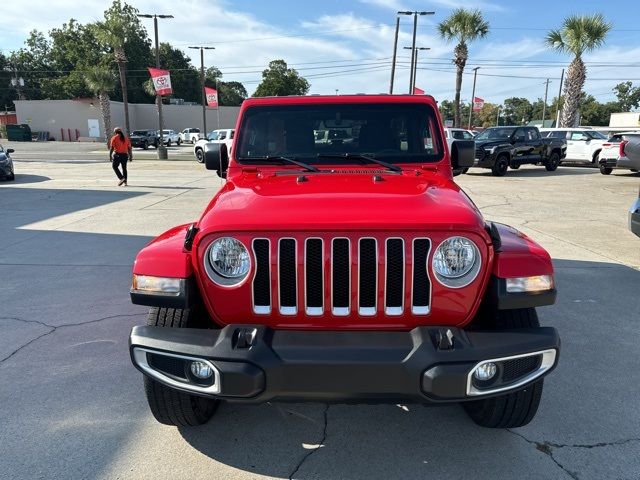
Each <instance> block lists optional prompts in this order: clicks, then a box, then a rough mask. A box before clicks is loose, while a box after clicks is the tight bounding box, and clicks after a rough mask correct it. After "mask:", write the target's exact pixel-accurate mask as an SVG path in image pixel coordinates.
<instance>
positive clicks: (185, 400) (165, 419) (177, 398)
mask: <svg viewBox="0 0 640 480" xmlns="http://www.w3.org/2000/svg"><path fill="white" fill-rule="evenodd" d="M195 324H196V318H195V315H194V313H193V310H182V309H177V308H156V307H154V308H152V309H151V310H149V317H148V319H147V325H151V326H158V327H167V328H187V327H194V326H196V325H195ZM144 392H145V394H146V396H147V402H148V403H149V408H150V409H151V413H152V414H153V416H154V417H155V419H156V420H158V422H160V423H163V424H165V425H176V426H189V427H195V426H197V425H203V424H205V423H207V422H208V421H209V419H211V417H212V416H213V414H214V413H215V412H216V410H217V408H218V406H219V404H220V401H219V400H213V399H211V398H204V397H200V396H197V395H189V394H188V393H183V392H179V391H178V390H174V389H172V388H169V387H166V386H164V385H162V384H161V383H158V382H156V381H155V380H152V379H150V378H149V377H147V376H146V375H145V376H144Z"/></svg>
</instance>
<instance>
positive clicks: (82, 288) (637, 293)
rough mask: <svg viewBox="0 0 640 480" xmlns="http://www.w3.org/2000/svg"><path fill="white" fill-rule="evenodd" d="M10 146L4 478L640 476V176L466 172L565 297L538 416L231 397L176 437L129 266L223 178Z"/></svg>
mask: <svg viewBox="0 0 640 480" xmlns="http://www.w3.org/2000/svg"><path fill="white" fill-rule="evenodd" d="M5 146H7V145H6V144H5ZM11 147H12V148H15V149H16V154H15V155H14V159H15V170H16V181H15V182H12V183H8V182H2V183H0V206H1V208H2V213H1V214H0V237H1V240H2V241H1V242H0V244H1V245H2V248H1V249H0V279H1V284H2V285H1V286H2V288H1V289H0V305H1V307H0V331H1V332H2V335H0V478H7V479H10V478H11V479H12V478H21V479H22V478H33V479H35V478H65V479H67V478H74V479H75V478H83V479H84V478H109V479H112V478H152V479H159V478H214V479H221V478H234V479H245V478H246V479H249V478H251V479H256V478H278V479H283V478H300V479H343V478H344V479H365V478H366V479H394V478H402V479H413V478H416V479H417V478H420V479H424V478H438V479H442V478H452V479H455V478H466V477H470V476H473V477H475V478H491V479H493V478H517V479H523V478H536V479H540V478H548V479H556V478H573V479H581V480H582V479H601V478H620V479H622V478H624V479H632V478H640V477H639V475H640V474H639V473H638V472H640V434H639V433H638V432H640V409H638V398H639V395H640V387H639V385H640V371H639V369H638V358H640V331H639V330H638V319H639V318H640V239H638V238H637V237H635V236H633V235H632V234H631V233H630V232H629V231H628V230H627V225H626V222H627V217H626V215H627V209H628V207H629V205H630V204H631V202H632V200H633V198H634V196H636V195H637V193H638V187H639V186H640V174H630V173H628V172H624V171H615V172H614V173H613V174H612V175H609V176H603V175H601V174H600V173H599V172H598V171H597V170H596V169H590V168H577V167H560V169H559V170H558V171H557V172H554V173H548V172H546V171H545V170H544V168H541V167H529V166H524V167H522V168H520V169H519V170H518V171H510V172H509V173H508V174H507V176H506V177H504V178H496V177H492V176H491V174H490V172H489V171H487V170H471V172H470V174H468V175H464V176H461V177H458V179H459V184H460V185H461V186H462V187H463V188H464V189H465V190H466V191H467V192H468V193H469V195H470V196H471V197H472V198H473V200H474V201H475V202H476V203H477V205H478V206H479V207H480V209H481V210H482V211H483V213H484V214H485V216H486V217H487V218H489V219H493V220H499V221H503V222H505V223H510V224H512V225H514V226H516V227H518V228H521V229H522V230H523V231H525V232H526V233H528V234H530V235H531V236H532V237H533V238H535V239H536V240H537V241H539V242H540V243H541V244H542V245H543V246H544V247H545V248H547V249H548V250H549V252H550V253H551V255H552V256H553V258H554V263H555V267H556V270H557V273H556V280H557V285H558V290H559V297H558V303H557V304H556V305H555V306H553V307H544V308H542V309H540V310H539V315H540V319H541V322H542V323H543V324H544V325H553V326H556V327H557V328H558V329H559V331H560V334H561V336H562V341H563V351H562V354H561V359H560V365H559V367H558V369H557V370H556V371H555V372H554V373H553V374H552V375H551V376H550V377H548V379H547V380H546V382H545V393H544V395H543V400H542V403H541V406H540V410H539V412H538V415H537V417H536V418H535V419H534V421H533V422H532V423H531V424H530V425H528V426H526V427H524V428H520V429H517V430H512V431H500V430H487V429H482V428H480V427H477V426H475V425H474V424H473V423H472V422H471V421H470V420H469V419H468V418H467V417H466V415H465V414H464V412H463V411H462V409H461V408H459V407H457V406H451V407H444V408H425V407H423V406H420V405H406V406H395V405H388V406H365V405H362V406H346V405H331V406H327V405H322V404H308V405H302V404H266V405H262V406H255V407H251V406H237V405H231V404H226V405H223V406H222V407H221V408H220V410H219V411H218V413H217V414H216V416H214V418H213V419H212V421H211V422H210V423H209V424H207V425H205V426H203V427H198V428H192V429H176V428H173V427H166V426H163V425H160V424H158V423H156V421H155V420H154V419H153V417H152V416H151V414H150V413H149V410H148V408H147V405H146V401H145V399H144V394H143V389H142V379H141V375H140V374H139V373H138V371H137V370H135V369H134V368H133V367H132V366H131V363H130V360H129V356H128V351H127V340H128V334H129V330H130V328H131V326H132V325H135V324H141V323H144V322H145V315H146V310H145V308H144V307H140V306H134V305H131V303H130V301H129V296H128V289H129V286H130V280H131V279H130V275H131V264H132V262H133V259H134V257H135V254H136V253H137V251H138V250H139V249H140V248H141V247H142V246H143V245H144V244H145V243H146V242H148V241H149V240H150V239H151V238H152V237H154V236H156V235H157V234H159V233H161V232H163V231H164V230H166V229H168V228H169V227H171V226H173V225H176V224H179V223H186V222H188V221H191V220H194V219H195V218H196V217H197V216H198V215H199V214H200V212H201V211H202V209H203V207H204V206H205V205H206V203H207V202H208V201H209V199H210V198H211V196H212V194H213V193H214V192H215V191H216V190H217V189H218V188H219V187H220V185H221V181H220V179H218V178H217V177H216V176H215V175H213V174H212V173H210V172H208V171H206V170H204V168H203V166H202V165H199V164H197V163H196V162H195V161H192V160H190V159H191V158H192V157H190V156H189V152H190V151H189V150H188V147H180V148H181V149H182V150H185V151H186V152H187V153H185V154H184V155H181V156H182V158H183V159H184V160H185V161H168V162H162V161H157V160H153V155H154V154H155V152H153V150H150V151H148V152H145V153H143V154H137V155H136V160H135V161H134V162H133V163H132V164H130V167H129V170H130V173H129V177H130V178H129V186H128V187H126V188H125V187H117V186H116V179H115V176H114V175H113V172H112V171H111V168H110V164H109V163H107V162H106V161H105V158H106V154H104V153H100V149H99V148H96V145H92V146H91V147H92V148H93V150H90V149H89V147H87V146H85V145H82V147H78V146H75V145H71V144H69V145H64V144H55V145H52V144H33V145H21V144H13V145H11ZM85 148H87V150H83V149H85ZM94 151H95V152H97V153H92V152H94ZM176 157H180V155H176ZM186 160H189V161H186Z"/></svg>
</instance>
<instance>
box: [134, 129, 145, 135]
mask: <svg viewBox="0 0 640 480" xmlns="http://www.w3.org/2000/svg"><path fill="white" fill-rule="evenodd" d="M146 134H147V131H146V130H134V131H133V132H131V135H139V136H144V135H146Z"/></svg>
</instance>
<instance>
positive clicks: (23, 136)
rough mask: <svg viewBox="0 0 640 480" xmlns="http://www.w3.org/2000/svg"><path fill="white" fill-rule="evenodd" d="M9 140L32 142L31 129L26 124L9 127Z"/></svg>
mask: <svg viewBox="0 0 640 480" xmlns="http://www.w3.org/2000/svg"><path fill="white" fill-rule="evenodd" d="M7 140H9V141H13V142H30V141H31V127H29V125H27V124H26V123H23V124H20V125H7Z"/></svg>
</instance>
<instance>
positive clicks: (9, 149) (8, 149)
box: [5, 148, 15, 153]
mask: <svg viewBox="0 0 640 480" xmlns="http://www.w3.org/2000/svg"><path fill="white" fill-rule="evenodd" d="M5 152H7V153H13V152H15V150H14V149H13V148H7V149H6V150H5Z"/></svg>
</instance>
